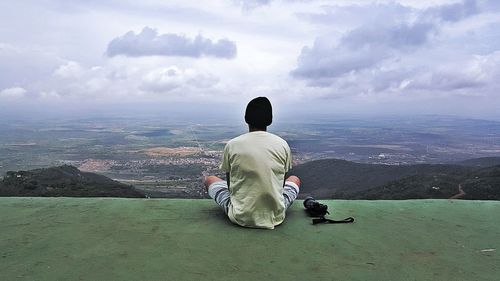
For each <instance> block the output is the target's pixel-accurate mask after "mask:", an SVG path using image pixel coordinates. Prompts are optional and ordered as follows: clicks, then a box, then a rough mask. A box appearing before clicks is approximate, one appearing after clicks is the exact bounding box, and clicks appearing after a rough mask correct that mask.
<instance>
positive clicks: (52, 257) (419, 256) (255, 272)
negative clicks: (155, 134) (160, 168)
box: [0, 198, 500, 281]
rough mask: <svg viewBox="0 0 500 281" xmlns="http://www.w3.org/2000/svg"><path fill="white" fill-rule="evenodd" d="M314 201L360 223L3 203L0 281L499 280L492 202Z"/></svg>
mask: <svg viewBox="0 0 500 281" xmlns="http://www.w3.org/2000/svg"><path fill="white" fill-rule="evenodd" d="M322 202H323V203H327V204H328V205H329V206H330V208H331V209H332V210H333V217H334V218H338V219H340V218H344V217H346V216H353V217H355V218H356V222H355V223H354V224H350V225H349V224H347V225H317V226H313V225H311V222H310V219H309V218H307V217H306V215H305V214H304V212H303V210H302V205H301V204H302V202H297V203H296V204H295V205H294V206H293V207H292V208H291V210H289V212H288V215H287V220H286V222H285V223H284V224H283V225H281V226H279V227H277V228H276V229H275V230H259V229H245V228H241V227H236V226H233V225H231V224H230V223H229V222H228V220H227V219H226V218H225V217H224V215H223V214H222V212H221V211H220V210H219V209H218V208H217V206H216V205H215V203H213V202H212V201H210V200H180V199H179V200H178V199H158V200H145V199H104V198H102V199H101V198H98V199H90V198H89V199H78V198H0V227H1V228H0V280H301V281H304V280H498V278H499V276H500V267H499V266H498V265H500V256H499V254H500V253H499V252H500V219H499V217H498V215H499V214H500V202H489V201H449V200H442V201H439V200H420V201H417V200H411V201H326V200H325V201H322ZM485 249H495V250H487V251H484V250H485ZM482 250H483V251H482Z"/></svg>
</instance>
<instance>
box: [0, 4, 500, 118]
mask: <svg viewBox="0 0 500 281" xmlns="http://www.w3.org/2000/svg"><path fill="white" fill-rule="evenodd" d="M498 77H500V1H497V0H484V1H480V0H476V1H474V0H467V1H452V0H449V1H448V0H443V1H427V0H408V1H368V0H366V1H352V0H349V1H340V0H339V1H314V0H309V1H306V0H304V1H300V0H281V1H278V0H276V1H273V0H254V1H243V0H241V1H237V0H213V1H187V0H179V1H160V0H145V1H132V0H130V1H128V0H120V1H118V0H116V1H99V0H87V1H83V0H81V1H62V0H61V1H56V0H36V1H35V0H34V1H28V0H25V1H1V2H0V111H2V112H4V113H5V112H9V113H11V114H16V113H17V114H26V112H34V111H49V112H50V111H52V112H55V111H58V112H59V111H60V112H63V111H64V112H69V113H71V112H80V113H81V112H90V111H92V110H97V111H103V110H113V111H117V112H119V111H120V110H130V109H136V110H143V111H147V110H148V109H149V108H156V109H157V110H158V109H159V110H165V111H168V110H185V111H189V110H191V111H193V112H195V111H197V112H201V111H200V108H204V107H205V108H218V109H219V110H221V111H223V110H226V109H228V108H231V109H235V108H236V109H241V108H243V107H244V105H245V104H246V103H247V102H248V101H249V100H250V99H251V98H253V97H256V96H268V97H269V98H270V99H271V101H272V102H273V104H274V107H275V109H277V110H278V111H279V110H281V111H286V112H288V113H293V112H301V113H305V114H307V113H308V112H311V113H336V114H346V115H347V114H350V113H352V114H385V113H387V114H454V115H461V116H476V117H483V118H491V119H499V118H500V113H499V111H500V110H498V108H500V99H499V98H500V93H499V89H500V82H499V81H500V80H499V78H498Z"/></svg>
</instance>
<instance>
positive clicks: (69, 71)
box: [54, 61, 84, 79]
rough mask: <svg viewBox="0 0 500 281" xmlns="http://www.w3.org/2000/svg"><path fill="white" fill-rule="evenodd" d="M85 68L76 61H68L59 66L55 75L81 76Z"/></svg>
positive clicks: (64, 76) (64, 77)
mask: <svg viewBox="0 0 500 281" xmlns="http://www.w3.org/2000/svg"><path fill="white" fill-rule="evenodd" d="M83 73H84V70H83V68H82V67H81V66H80V64H78V63H77V62H74V61H68V62H66V63H65V64H63V65H61V66H59V67H58V68H57V69H56V71H54V75H55V76H57V77H59V78H63V79H66V78H79V77H81V76H82V75H83Z"/></svg>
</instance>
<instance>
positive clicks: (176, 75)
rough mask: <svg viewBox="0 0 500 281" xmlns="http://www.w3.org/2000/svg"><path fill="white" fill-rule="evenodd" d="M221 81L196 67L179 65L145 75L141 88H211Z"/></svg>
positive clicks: (148, 89)
mask: <svg viewBox="0 0 500 281" xmlns="http://www.w3.org/2000/svg"><path fill="white" fill-rule="evenodd" d="M218 81H219V79H218V78H216V77H215V76H213V75H207V74H200V73H198V72H197V71H195V70H194V69H184V70H182V69H179V68H178V67H177V66H171V67H165V68H158V69H155V70H152V71H150V72H149V73H147V74H146V75H144V77H143V79H142V83H141V85H140V88H141V89H142V90H144V91H147V92H156V93H167V92H170V91H172V90H174V89H177V88H180V87H184V88H188V87H189V88H191V90H192V88H210V87H212V86H214V85H215V84H217V82H218Z"/></svg>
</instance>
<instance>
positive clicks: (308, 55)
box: [290, 0, 479, 91]
mask: <svg viewBox="0 0 500 281" xmlns="http://www.w3.org/2000/svg"><path fill="white" fill-rule="evenodd" d="M353 11H355V12H356V13H355V15H357V16H355V17H359V18H360V19H361V18H362V17H363V16H364V15H367V19H366V20H365V21H360V22H362V24H359V23H358V25H357V26H356V27H354V28H352V29H350V30H348V31H347V32H345V33H344V34H343V35H342V36H341V37H340V38H339V39H336V38H334V37H332V36H328V35H323V36H318V37H317V38H316V40H315V41H314V44H313V45H312V46H311V47H309V46H305V47H304V48H303V49H302V51H301V53H300V56H299V57H298V62H297V67H296V68H295V69H294V70H292V71H291V72H290V74H291V75H292V77H294V78H298V79H301V80H305V81H307V83H308V85H310V86H321V87H329V86H332V85H334V84H335V85H338V84H339V83H335V80H336V79H344V80H345V81H344V82H346V81H349V80H352V79H353V77H355V79H354V80H357V81H358V82H360V81H365V82H367V83H368V84H366V85H365V87H366V88H367V89H371V90H372V91H383V90H385V89H387V87H396V85H397V87H399V85H402V84H407V83H408V81H409V80H411V79H410V78H409V77H405V76H404V75H416V73H419V72H420V71H424V72H425V71H427V72H428V71H429V70H430V69H429V68H430V67H427V66H424V65H422V64H423V63H424V62H426V63H429V65H436V63H435V62H428V61H427V60H426V59H425V57H424V58H423V59H422V60H418V59H417V60H412V59H411V57H412V56H421V55H425V53H426V52H431V53H432V52H433V50H432V49H431V48H432V47H431V45H433V44H435V41H438V40H435V38H439V36H440V32H441V29H442V26H443V25H444V24H445V23H455V22H459V21H462V20H464V19H466V18H468V17H471V16H472V15H475V14H477V13H479V8H478V6H477V4H476V2H475V1H470V0H466V1H464V2H461V3H455V4H448V5H440V6H434V7H430V8H427V9H422V10H418V9H415V8H410V7H404V6H402V5H400V4H394V3H390V4H376V5H366V6H357V5H354V6H347V7H333V6H330V7H328V8H327V9H326V11H325V12H324V13H321V14H316V15H314V14H309V15H305V14H302V15H301V17H302V18H306V19H307V20H308V21H311V22H315V23H319V24H322V25H323V24H331V23H332V22H334V21H336V20H337V16H339V15H344V14H346V13H348V14H351V13H352V12H353ZM373 14H376V15H379V16H383V17H384V19H383V20H381V18H377V17H373ZM436 49H437V50H434V52H436V53H437V52H440V51H442V48H436ZM434 55H435V54H434ZM407 57H409V58H410V59H408V60H407V59H405V58H407ZM443 59H444V58H443ZM404 62H408V64H405V65H403V63H404ZM394 67H395V69H392V68H394ZM387 69H391V71H387ZM424 69H425V70H424ZM395 72H399V73H400V74H402V75H399V76H401V77H400V78H401V80H400V81H399V82H396V83H394V82H391V83H386V82H384V81H385V79H386V78H387V79H394V74H393V73H395ZM362 76H363V77H362ZM367 77H368V79H369V78H370V77H372V78H375V77H377V78H379V79H380V78H382V82H381V81H375V80H372V81H367V80H366V79H367ZM434 77H435V78H433V79H431V80H432V81H434V82H436V88H438V89H440V88H446V87H450V88H453V87H455V88H457V89H458V88H459V87H464V88H466V87H474V86H478V85H479V84H478V83H475V82H473V81H469V82H465V81H464V82H463V83H460V82H456V83H451V82H450V79H451V78H445V77H447V76H446V75H444V74H443V73H441V74H436V75H435V76H434ZM437 77H441V78H437ZM456 77H464V76H463V75H457V76H456ZM405 81H406V82H405ZM340 84H344V85H345V84H347V85H349V84H350V83H349V82H346V83H340ZM382 85H386V87H384V86H382ZM414 85H415V84H414Z"/></svg>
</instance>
